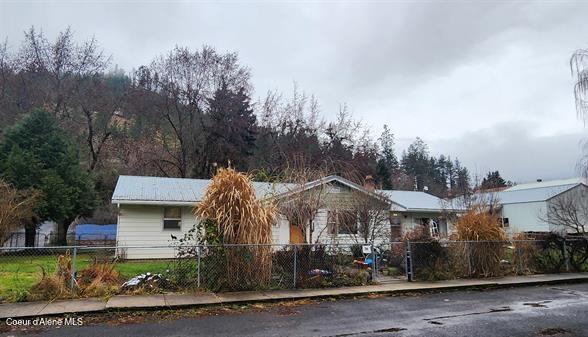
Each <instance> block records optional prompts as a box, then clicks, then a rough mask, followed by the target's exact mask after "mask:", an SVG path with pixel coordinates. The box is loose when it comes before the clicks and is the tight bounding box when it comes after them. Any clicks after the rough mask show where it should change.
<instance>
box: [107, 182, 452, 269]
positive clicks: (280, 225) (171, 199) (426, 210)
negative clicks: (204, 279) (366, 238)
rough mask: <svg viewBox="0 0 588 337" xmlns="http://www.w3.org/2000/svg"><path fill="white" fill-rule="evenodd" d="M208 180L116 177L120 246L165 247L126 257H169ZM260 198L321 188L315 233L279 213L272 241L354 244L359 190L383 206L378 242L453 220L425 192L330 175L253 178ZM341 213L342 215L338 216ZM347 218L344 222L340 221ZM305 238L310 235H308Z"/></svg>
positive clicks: (438, 230)
mask: <svg viewBox="0 0 588 337" xmlns="http://www.w3.org/2000/svg"><path fill="white" fill-rule="evenodd" d="M210 182H211V181H210V180H208V179H183V178H162V177H143V176H120V177H119V179H118V182H117V184H116V187H115V190H114V192H113V195H112V203H113V204H115V205H117V206H118V226H117V243H118V245H121V246H137V247H138V246H164V247H159V248H132V249H131V248H129V249H128V250H127V251H126V252H125V254H126V255H127V258H147V257H169V256H172V255H173V249H172V248H169V249H164V248H165V246H166V245H169V244H170V243H171V237H172V236H174V237H181V236H183V234H184V233H186V232H188V231H189V230H190V229H192V228H193V227H194V226H195V225H196V224H197V219H196V218H195V216H194V215H193V207H194V206H195V205H196V204H197V203H198V202H199V201H200V200H202V198H203V196H204V194H205V191H206V188H207V187H208V185H209V184H210ZM253 187H254V189H255V192H256V194H257V197H258V198H260V199H273V200H277V201H278V202H281V201H283V202H286V201H287V200H288V198H292V197H293V196H296V195H297V194H299V193H305V192H307V191H313V190H316V189H319V188H320V189H321V193H324V195H323V198H324V204H322V206H321V209H320V210H319V211H318V212H317V214H316V217H315V219H314V221H313V225H314V228H315V230H314V235H313V236H312V239H311V238H310V237H306V238H304V237H303V236H301V234H300V233H297V232H296V226H293V224H290V223H289V222H288V220H287V219H286V217H285V216H282V215H280V216H279V217H278V221H277V223H276V225H275V226H274V229H273V241H274V243H276V244H288V243H302V242H308V241H311V240H312V242H341V243H354V242H356V241H357V240H358V238H357V234H358V233H357V231H358V225H357V219H356V217H357V215H355V216H354V215H353V214H351V213H353V212H355V211H353V210H351V209H349V204H350V202H349V200H352V198H354V197H356V196H357V194H354V193H360V194H361V195H362V196H365V197H366V198H368V199H369V200H374V202H377V203H379V204H382V205H385V206H384V207H385V212H387V213H386V217H385V219H382V221H384V222H385V223H383V224H382V228H383V229H384V230H383V231H382V233H381V235H380V236H379V237H378V240H380V241H384V240H385V241H387V240H390V239H396V238H398V237H400V236H401V235H402V233H403V232H404V231H407V230H410V229H412V228H414V227H417V226H427V227H428V228H429V229H430V230H431V232H432V233H433V234H440V235H443V234H447V233H448V232H449V231H450V230H451V228H450V227H451V224H450V222H449V221H448V220H447V217H446V215H447V207H446V206H445V203H444V201H443V200H442V199H440V198H437V197H435V196H433V195H430V194H428V193H425V192H418V191H396V190H377V189H375V188H374V185H373V184H366V185H359V184H356V183H353V182H351V181H349V180H347V179H344V178H342V177H340V176H336V175H332V176H328V177H324V178H322V179H318V180H315V181H311V182H308V183H305V184H292V183H269V182H253ZM342 214H345V215H346V216H345V217H344V216H342ZM342 222H345V223H342ZM307 236H308V235H307Z"/></svg>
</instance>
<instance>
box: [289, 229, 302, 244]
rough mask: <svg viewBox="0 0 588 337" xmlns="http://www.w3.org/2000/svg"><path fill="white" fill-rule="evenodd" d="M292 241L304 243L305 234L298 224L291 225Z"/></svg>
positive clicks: (293, 242)
mask: <svg viewBox="0 0 588 337" xmlns="http://www.w3.org/2000/svg"><path fill="white" fill-rule="evenodd" d="M290 243H292V244H301V243H304V235H302V230H301V229H300V227H298V226H296V225H290Z"/></svg>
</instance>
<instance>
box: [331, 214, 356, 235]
mask: <svg viewBox="0 0 588 337" xmlns="http://www.w3.org/2000/svg"><path fill="white" fill-rule="evenodd" d="M327 226H328V229H329V234H333V235H337V234H357V233H358V226H357V214H356V213H355V212H353V211H329V214H328V216H327Z"/></svg>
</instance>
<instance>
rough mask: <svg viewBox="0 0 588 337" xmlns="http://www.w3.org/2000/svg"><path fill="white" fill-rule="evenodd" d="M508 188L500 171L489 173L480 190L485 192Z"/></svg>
mask: <svg viewBox="0 0 588 337" xmlns="http://www.w3.org/2000/svg"><path fill="white" fill-rule="evenodd" d="M506 186H508V183H507V182H506V180H504V179H503V178H502V177H501V176H500V172H498V171H493V172H488V174H486V177H484V179H482V183H481V184H480V188H481V189H484V190H486V189H491V188H500V187H506Z"/></svg>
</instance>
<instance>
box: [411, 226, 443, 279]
mask: <svg viewBox="0 0 588 337" xmlns="http://www.w3.org/2000/svg"><path fill="white" fill-rule="evenodd" d="M403 239H404V240H410V241H411V243H410V252H411V261H412V271H413V273H414V275H413V277H414V278H416V279H419V280H439V279H443V278H446V277H447V268H446V265H447V260H448V254H447V249H446V248H445V247H443V246H442V245H441V243H439V241H438V240H437V239H435V238H433V237H431V235H430V233H429V230H428V229H427V228H426V227H424V226H420V227H417V228H415V229H413V230H411V231H408V232H406V233H405V234H404V236H403Z"/></svg>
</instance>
